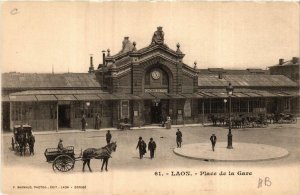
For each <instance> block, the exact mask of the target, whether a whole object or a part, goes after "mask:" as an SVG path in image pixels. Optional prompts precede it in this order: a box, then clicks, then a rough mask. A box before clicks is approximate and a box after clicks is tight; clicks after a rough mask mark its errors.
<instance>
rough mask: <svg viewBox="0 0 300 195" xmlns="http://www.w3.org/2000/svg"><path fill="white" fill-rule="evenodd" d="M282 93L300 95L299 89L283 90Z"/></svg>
mask: <svg viewBox="0 0 300 195" xmlns="http://www.w3.org/2000/svg"><path fill="white" fill-rule="evenodd" d="M284 93H287V94H289V95H290V96H295V97H298V96H300V92H299V91H284Z"/></svg>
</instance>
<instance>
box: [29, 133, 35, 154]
mask: <svg viewBox="0 0 300 195" xmlns="http://www.w3.org/2000/svg"><path fill="white" fill-rule="evenodd" d="M34 143H35V137H34V135H33V134H32V133H30V135H29V138H28V144H29V153H30V155H31V154H32V155H34Z"/></svg>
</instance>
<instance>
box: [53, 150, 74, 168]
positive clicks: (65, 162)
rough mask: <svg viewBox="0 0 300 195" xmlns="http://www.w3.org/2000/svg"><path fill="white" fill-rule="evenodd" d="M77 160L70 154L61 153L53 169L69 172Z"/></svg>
mask: <svg viewBox="0 0 300 195" xmlns="http://www.w3.org/2000/svg"><path fill="white" fill-rule="evenodd" d="M74 164H75V160H74V159H73V158H71V157H70V156H68V155H64V154H63V155H59V156H58V157H56V158H55V159H54V161H53V164H52V169H53V171H56V170H58V171H60V172H68V171H70V170H72V169H73V168H74Z"/></svg>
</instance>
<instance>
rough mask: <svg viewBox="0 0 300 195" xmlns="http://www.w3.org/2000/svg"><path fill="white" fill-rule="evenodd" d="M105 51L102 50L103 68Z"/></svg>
mask: <svg viewBox="0 0 300 195" xmlns="http://www.w3.org/2000/svg"><path fill="white" fill-rule="evenodd" d="M105 52H106V51H105V50H102V60H103V67H104V66H105Z"/></svg>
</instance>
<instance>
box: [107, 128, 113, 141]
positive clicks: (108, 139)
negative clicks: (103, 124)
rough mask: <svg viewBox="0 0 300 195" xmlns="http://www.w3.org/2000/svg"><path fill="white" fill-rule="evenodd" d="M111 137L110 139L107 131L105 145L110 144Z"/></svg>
mask: <svg viewBox="0 0 300 195" xmlns="http://www.w3.org/2000/svg"><path fill="white" fill-rule="evenodd" d="M111 137H112V136H111V134H110V131H109V130H108V131H107V133H106V143H107V144H109V143H110V140H111Z"/></svg>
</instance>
